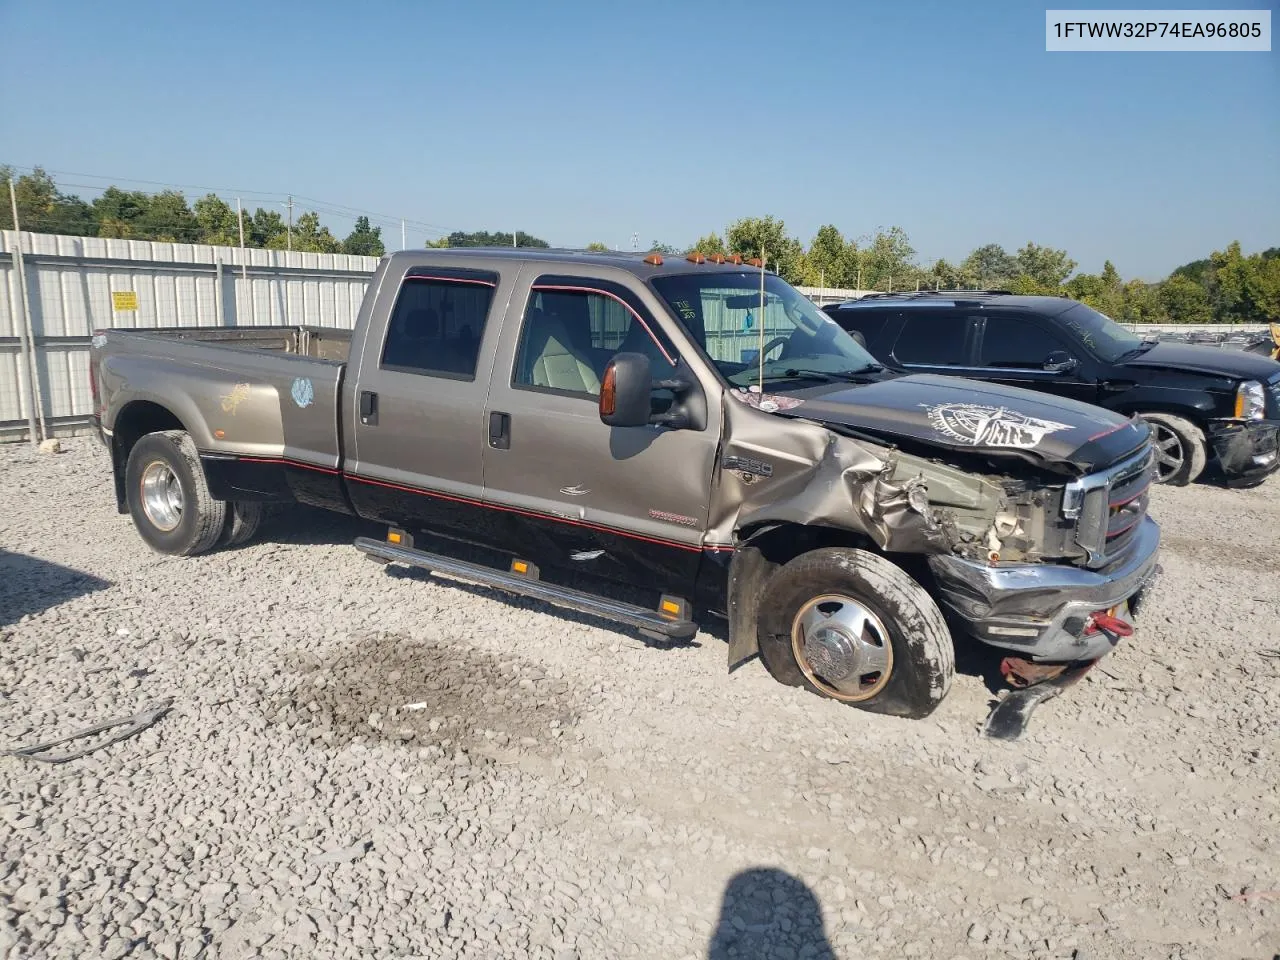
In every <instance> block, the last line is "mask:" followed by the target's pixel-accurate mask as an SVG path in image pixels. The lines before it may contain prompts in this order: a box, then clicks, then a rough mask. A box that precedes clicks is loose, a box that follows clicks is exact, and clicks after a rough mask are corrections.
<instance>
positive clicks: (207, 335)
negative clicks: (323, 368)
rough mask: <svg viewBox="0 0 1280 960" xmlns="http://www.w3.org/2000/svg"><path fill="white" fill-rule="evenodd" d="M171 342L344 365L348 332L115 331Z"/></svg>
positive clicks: (316, 329)
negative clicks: (295, 355) (181, 341)
mask: <svg viewBox="0 0 1280 960" xmlns="http://www.w3.org/2000/svg"><path fill="white" fill-rule="evenodd" d="M116 332H119V333H131V334H139V335H143V336H150V337H163V338H166V339H173V340H195V341H198V342H200V343H207V344H210V345H214V346H219V347H231V348H233V349H236V350H269V351H272V352H275V353H292V354H297V355H298V356H302V357H310V358H311V359H313V360H336V361H338V362H340V363H344V362H346V359H347V353H348V351H349V350H350V349H351V331H350V330H338V329H335V328H333V327H306V326H302V327H213V328H210V327H157V328H154V329H143V328H137V327H135V328H131V329H123V330H119V331H116Z"/></svg>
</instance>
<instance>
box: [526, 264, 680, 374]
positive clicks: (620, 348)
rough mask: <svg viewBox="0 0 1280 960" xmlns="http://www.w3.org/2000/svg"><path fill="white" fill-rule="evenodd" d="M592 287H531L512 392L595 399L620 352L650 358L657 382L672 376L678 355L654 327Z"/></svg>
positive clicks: (610, 293) (615, 295)
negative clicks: (549, 393) (547, 393)
mask: <svg viewBox="0 0 1280 960" xmlns="http://www.w3.org/2000/svg"><path fill="white" fill-rule="evenodd" d="M580 282H581V281H580ZM588 283H589V286H572V287H571V286H569V285H567V284H560V283H545V282H543V281H542V280H541V279H540V280H539V281H538V282H536V283H535V284H534V285H533V289H532V291H531V292H530V295H529V305H528V307H527V308H526V309H525V315H524V326H523V328H522V329H521V332H520V347H519V349H518V350H517V352H516V368H515V373H514V376H513V377H512V385H513V386H516V387H523V388H526V389H533V390H548V391H552V392H554V393H566V394H572V395H579V396H584V397H592V398H595V397H598V396H599V395H600V381H601V378H603V377H604V370H605V367H607V366H608V365H609V361H610V360H611V359H613V355H614V354H616V353H620V352H627V353H643V354H644V355H646V356H647V357H648V358H649V364H650V369H651V370H652V372H653V378H654V379H655V380H661V379H666V378H669V377H671V376H672V375H673V374H674V372H675V366H674V364H673V363H672V360H673V358H674V357H675V352H674V350H673V349H672V348H671V346H670V344H669V341H667V340H666V339H665V337H663V336H662V335H661V332H660V331H659V330H658V329H657V326H656V325H655V324H654V323H653V321H652V320H646V319H642V318H641V315H640V313H639V311H638V310H637V309H636V307H634V306H633V305H632V304H630V303H628V302H627V301H626V299H624V297H623V296H622V295H621V293H620V292H618V293H615V292H613V291H610V290H606V289H597V288H596V282H595V281H589V282H588ZM601 286H603V284H602V285H601Z"/></svg>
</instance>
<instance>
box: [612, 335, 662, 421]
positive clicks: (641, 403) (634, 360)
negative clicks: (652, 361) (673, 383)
mask: <svg viewBox="0 0 1280 960" xmlns="http://www.w3.org/2000/svg"><path fill="white" fill-rule="evenodd" d="M652 397H653V379H652V377H651V375H650V373H649V358H648V357H646V356H645V355H644V354H643V353H619V354H615V355H614V358H613V359H612V360H610V361H609V365H608V366H607V367H605V368H604V378H603V379H602V380H601V381H600V419H601V421H602V422H604V423H606V424H608V425H609V426H611V427H643V426H645V425H646V424H648V423H649V421H650V419H651V417H650V409H651V399H652Z"/></svg>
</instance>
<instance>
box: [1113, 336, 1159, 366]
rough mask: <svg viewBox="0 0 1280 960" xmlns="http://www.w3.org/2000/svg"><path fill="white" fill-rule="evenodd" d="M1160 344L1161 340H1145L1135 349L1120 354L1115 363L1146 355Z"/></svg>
mask: <svg viewBox="0 0 1280 960" xmlns="http://www.w3.org/2000/svg"><path fill="white" fill-rule="evenodd" d="M1159 342H1160V341H1159V340H1143V341H1142V343H1140V344H1139V345H1138V346H1136V347H1134V348H1133V349H1132V350H1126V351H1125V352H1124V353H1122V354H1120V356H1118V357H1117V358H1116V361H1115V362H1117V363H1118V362H1120V361H1121V360H1130V359H1132V358H1133V357H1136V356H1139V355H1140V354H1143V353H1146V352H1147V351H1148V350H1150V349H1151V348H1152V347H1154V346H1155V345H1156V344H1158V343H1159Z"/></svg>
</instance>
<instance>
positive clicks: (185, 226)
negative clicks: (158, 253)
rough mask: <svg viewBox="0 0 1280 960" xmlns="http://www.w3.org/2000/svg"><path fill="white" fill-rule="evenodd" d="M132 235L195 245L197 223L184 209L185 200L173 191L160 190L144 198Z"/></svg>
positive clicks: (197, 231) (139, 237)
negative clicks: (145, 199)
mask: <svg viewBox="0 0 1280 960" xmlns="http://www.w3.org/2000/svg"><path fill="white" fill-rule="evenodd" d="M144 196H145V195H144ZM133 236H134V237H135V238H136V239H139V240H160V241H163V242H165V243H196V242H197V241H199V239H200V224H199V222H198V221H197V220H196V218H195V215H194V214H193V213H192V212H191V208H190V207H189V206H187V198H186V197H184V196H183V195H182V194H181V193H180V192H179V191H177V190H164V191H161V192H160V193H157V194H155V195H153V196H151V197H149V198H148V200H147V202H146V204H145V205H144V206H143V208H142V212H141V213H140V214H139V215H138V217H137V218H136V219H135V220H134V221H133Z"/></svg>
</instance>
